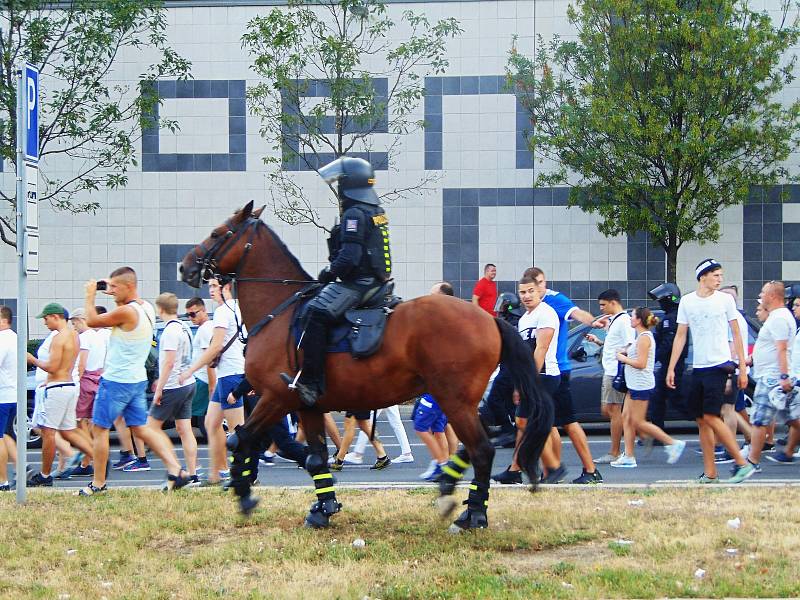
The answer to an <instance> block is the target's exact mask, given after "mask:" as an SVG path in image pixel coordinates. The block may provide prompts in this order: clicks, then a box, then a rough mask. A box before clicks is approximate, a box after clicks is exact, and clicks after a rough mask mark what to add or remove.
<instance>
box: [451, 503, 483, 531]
mask: <svg viewBox="0 0 800 600" xmlns="http://www.w3.org/2000/svg"><path fill="white" fill-rule="evenodd" d="M488 526H489V520H488V519H487V518H486V513H485V512H480V511H476V510H472V509H469V508H468V509H467V510H465V511H464V512H462V513H461V515H460V516H459V517H458V518H457V519H456V520H455V521H453V524H452V525H450V533H460V532H461V531H466V530H469V529H486V528H487V527H488Z"/></svg>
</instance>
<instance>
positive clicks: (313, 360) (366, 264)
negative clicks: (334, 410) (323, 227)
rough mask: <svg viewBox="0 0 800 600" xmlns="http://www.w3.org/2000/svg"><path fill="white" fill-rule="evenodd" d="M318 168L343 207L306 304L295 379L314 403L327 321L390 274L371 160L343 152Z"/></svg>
mask: <svg viewBox="0 0 800 600" xmlns="http://www.w3.org/2000/svg"><path fill="white" fill-rule="evenodd" d="M319 174H320V176H321V177H322V178H323V179H324V180H325V181H326V182H327V183H328V184H332V183H333V182H337V183H338V188H339V189H338V193H339V200H340V202H341V206H342V210H343V213H342V218H341V224H340V225H337V226H335V227H334V228H333V231H332V232H331V236H330V238H329V240H328V249H329V250H330V256H329V260H330V263H331V264H330V265H329V266H327V267H325V268H324V269H323V270H322V271H321V272H320V274H319V277H318V279H319V281H320V283H324V284H326V285H325V287H324V288H322V290H321V291H320V292H319V294H318V295H317V296H316V297H315V298H314V299H313V300H312V301H311V302H310V303H309V304H308V309H307V311H308V312H307V315H306V319H307V321H306V326H305V332H304V334H303V338H302V341H301V347H302V348H303V368H302V372H301V374H300V377H299V379H298V381H297V383H296V387H297V391H298V393H299V394H300V399H301V400H302V402H303V403H304V404H305V405H306V406H314V404H316V402H317V400H318V398H319V396H320V395H321V394H322V393H323V390H324V385H325V352H326V343H327V328H328V326H330V325H332V324H334V323H336V322H337V321H339V320H341V318H342V317H343V316H344V314H345V312H346V311H347V310H348V309H351V308H354V307H357V306H359V305H361V304H362V303H364V302H365V301H366V300H368V299H369V298H370V297H372V296H374V295H375V293H376V292H377V291H378V290H379V289H380V288H381V286H382V285H383V284H384V283H385V282H386V281H388V280H389V279H391V276H392V259H391V252H390V250H389V220H388V219H387V218H386V215H385V213H384V211H383V209H382V208H380V206H379V204H380V201H379V199H378V195H377V194H376V193H375V190H374V189H373V185H374V184H375V171H374V170H373V169H372V166H371V165H370V164H369V163H368V162H367V161H366V160H364V159H361V158H351V157H348V156H343V157H341V158H338V159H336V160H334V161H333V162H331V163H329V164H327V165H325V166H324V167H322V168H321V169H320V170H319Z"/></svg>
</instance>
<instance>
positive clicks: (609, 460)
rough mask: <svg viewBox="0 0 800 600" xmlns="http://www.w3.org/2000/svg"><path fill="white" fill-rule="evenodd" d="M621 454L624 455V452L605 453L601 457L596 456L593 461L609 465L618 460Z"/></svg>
mask: <svg viewBox="0 0 800 600" xmlns="http://www.w3.org/2000/svg"><path fill="white" fill-rule="evenodd" d="M620 456H624V455H623V454H617V455H616V456H614V455H613V454H604V455H603V456H601V457H599V458H595V459H594V460H593V461H592V462H594V464H596V465H608V464H611V463H612V462H614V461H615V460H617V459H618V458H619V457H620Z"/></svg>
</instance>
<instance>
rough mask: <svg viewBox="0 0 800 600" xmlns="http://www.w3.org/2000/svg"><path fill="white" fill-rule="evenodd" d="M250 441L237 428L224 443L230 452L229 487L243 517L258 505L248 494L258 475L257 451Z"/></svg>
mask: <svg viewBox="0 0 800 600" xmlns="http://www.w3.org/2000/svg"><path fill="white" fill-rule="evenodd" d="M252 441H253V440H252V436H250V434H249V433H248V432H247V431H246V430H245V429H243V428H242V427H241V426H238V427H236V430H235V431H234V433H232V434H231V435H230V437H229V438H228V441H227V443H226V446H227V447H228V450H230V451H231V452H232V455H231V457H230V463H231V485H230V487H232V488H233V491H234V492H235V493H236V496H237V497H238V498H239V509H240V510H241V512H242V514H243V515H249V514H250V513H251V512H253V509H255V507H256V505H257V504H258V499H257V498H253V497H252V496H251V494H250V488H251V487H252V485H253V482H254V481H255V478H256V476H257V475H258V451H257V448H256V449H254V446H253V444H252V443H251V442H252Z"/></svg>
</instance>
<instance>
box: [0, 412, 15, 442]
mask: <svg viewBox="0 0 800 600" xmlns="http://www.w3.org/2000/svg"><path fill="white" fill-rule="evenodd" d="M16 414H17V405H16V403H14V402H10V403H8V404H0V439H2V437H3V435H4V434H5V432H6V427H8V424H9V423H10V422H11V421H13V420H14V417H15V416H16ZM0 443H2V442H0Z"/></svg>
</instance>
